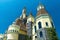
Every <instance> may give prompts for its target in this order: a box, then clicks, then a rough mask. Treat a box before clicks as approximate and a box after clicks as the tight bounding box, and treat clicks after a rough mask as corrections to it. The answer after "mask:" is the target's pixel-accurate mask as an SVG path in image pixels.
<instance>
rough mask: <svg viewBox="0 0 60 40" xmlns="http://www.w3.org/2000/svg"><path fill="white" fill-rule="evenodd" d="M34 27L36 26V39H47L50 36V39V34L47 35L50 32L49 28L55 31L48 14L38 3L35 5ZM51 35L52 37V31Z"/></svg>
mask: <svg viewBox="0 0 60 40" xmlns="http://www.w3.org/2000/svg"><path fill="white" fill-rule="evenodd" d="M36 28H37V38H38V40H49V39H50V38H51V40H52V39H54V38H52V37H51V36H49V35H50V34H51V33H50V32H51V30H54V31H55V28H54V24H53V21H52V19H51V17H50V15H49V14H48V12H47V11H46V10H45V7H44V5H43V4H39V6H38V7H37V15H36ZM48 30H50V31H48ZM48 32H49V33H48ZM55 34H56V33H55ZM52 36H53V37H54V35H53V32H52Z"/></svg>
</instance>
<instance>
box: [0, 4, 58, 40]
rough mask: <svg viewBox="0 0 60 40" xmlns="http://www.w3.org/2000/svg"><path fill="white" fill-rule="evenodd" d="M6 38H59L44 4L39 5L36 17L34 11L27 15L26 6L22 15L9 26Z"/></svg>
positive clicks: (36, 39)
mask: <svg viewBox="0 0 60 40" xmlns="http://www.w3.org/2000/svg"><path fill="white" fill-rule="evenodd" d="M5 35H6V36H4V37H3V35H0V36H1V37H0V39H1V38H4V40H58V39H57V35H56V32H55V26H54V24H53V21H52V18H51V16H50V15H49V14H48V12H47V11H46V9H45V7H44V5H43V4H39V5H38V7H37V13H36V17H34V16H33V14H32V12H30V14H29V15H28V16H26V8H25V7H24V9H23V10H22V15H21V16H20V17H19V18H17V19H16V21H14V22H13V24H12V25H10V26H9V27H8V30H7V31H6V34H5Z"/></svg>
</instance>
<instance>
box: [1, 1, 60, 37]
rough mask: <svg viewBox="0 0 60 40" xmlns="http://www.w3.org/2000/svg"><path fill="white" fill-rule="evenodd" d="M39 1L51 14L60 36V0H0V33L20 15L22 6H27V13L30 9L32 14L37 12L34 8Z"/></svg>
mask: <svg viewBox="0 0 60 40" xmlns="http://www.w3.org/2000/svg"><path fill="white" fill-rule="evenodd" d="M39 2H40V3H42V4H43V5H44V6H45V9H46V10H47V11H48V13H49V14H50V15H51V17H52V19H53V22H54V25H55V27H56V32H57V34H58V37H59V38H60V31H59V29H60V27H59V26H60V25H59V24H60V0H0V33H4V32H5V31H6V30H7V29H8V26H9V25H11V24H12V22H13V21H15V19H16V18H18V17H20V15H21V12H22V9H23V7H24V6H25V7H26V8H27V15H28V14H29V12H30V11H32V13H33V15H34V14H37V12H36V8H37V6H38V4H39ZM34 16H35V15H34Z"/></svg>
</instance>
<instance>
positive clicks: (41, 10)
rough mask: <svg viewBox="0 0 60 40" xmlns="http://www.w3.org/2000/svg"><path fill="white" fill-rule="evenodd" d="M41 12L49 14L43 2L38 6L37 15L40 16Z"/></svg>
mask: <svg viewBox="0 0 60 40" xmlns="http://www.w3.org/2000/svg"><path fill="white" fill-rule="evenodd" d="M41 14H47V11H46V10H45V8H44V5H43V4H39V6H38V7H37V16H40V15H41Z"/></svg>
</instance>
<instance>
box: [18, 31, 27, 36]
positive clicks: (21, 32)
mask: <svg viewBox="0 0 60 40" xmlns="http://www.w3.org/2000/svg"><path fill="white" fill-rule="evenodd" d="M19 33H20V34H23V35H27V32H25V31H23V30H20V31H19Z"/></svg>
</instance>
